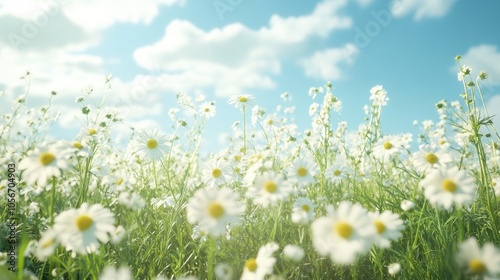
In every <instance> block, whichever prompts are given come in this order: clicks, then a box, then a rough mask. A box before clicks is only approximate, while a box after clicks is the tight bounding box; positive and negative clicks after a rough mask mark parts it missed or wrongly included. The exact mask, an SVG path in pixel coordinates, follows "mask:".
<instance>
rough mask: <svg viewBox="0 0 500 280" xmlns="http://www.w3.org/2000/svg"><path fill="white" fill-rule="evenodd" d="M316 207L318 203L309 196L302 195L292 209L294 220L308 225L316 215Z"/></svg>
mask: <svg viewBox="0 0 500 280" xmlns="http://www.w3.org/2000/svg"><path fill="white" fill-rule="evenodd" d="M314 208H316V204H314V202H313V201H312V200H310V199H309V198H307V197H301V198H299V199H297V200H296V201H295V203H294V204H293V209H292V222H294V223H296V224H300V225H306V224H307V223H309V222H310V221H312V220H313V219H314V217H315V213H314Z"/></svg>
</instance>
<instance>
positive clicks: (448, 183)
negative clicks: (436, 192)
mask: <svg viewBox="0 0 500 280" xmlns="http://www.w3.org/2000/svg"><path fill="white" fill-rule="evenodd" d="M442 188H443V190H445V191H449V192H455V191H456V190H457V184H455V182H453V181H452V180H450V179H446V180H444V181H443V185H442Z"/></svg>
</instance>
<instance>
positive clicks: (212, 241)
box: [207, 236, 216, 280]
mask: <svg viewBox="0 0 500 280" xmlns="http://www.w3.org/2000/svg"><path fill="white" fill-rule="evenodd" d="M208 238H209V240H210V241H209V242H210V244H209V246H210V247H209V248H208V260H207V273H208V280H212V279H213V278H214V264H215V260H214V259H215V249H216V248H215V246H216V245H215V241H216V240H215V237H213V236H209V237H208Z"/></svg>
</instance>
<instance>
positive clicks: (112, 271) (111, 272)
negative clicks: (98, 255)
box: [99, 265, 133, 280]
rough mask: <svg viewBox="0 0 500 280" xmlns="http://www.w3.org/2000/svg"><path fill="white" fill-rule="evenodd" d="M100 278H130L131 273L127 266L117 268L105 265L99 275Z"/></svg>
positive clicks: (127, 279) (116, 279) (122, 279)
mask: <svg viewBox="0 0 500 280" xmlns="http://www.w3.org/2000/svg"><path fill="white" fill-rule="evenodd" d="M99 279H100V280H132V279H133V278H132V273H131V272H130V269H129V268H128V267H125V266H122V267H120V268H118V269H116V268H114V267H113V266H109V265H108V266H106V267H105V268H104V270H103V272H102V273H101V276H100V277H99Z"/></svg>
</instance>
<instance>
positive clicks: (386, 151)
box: [373, 135, 402, 162]
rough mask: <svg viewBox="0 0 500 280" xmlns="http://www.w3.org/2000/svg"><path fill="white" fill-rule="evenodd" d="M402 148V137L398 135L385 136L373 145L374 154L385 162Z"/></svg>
mask: <svg viewBox="0 0 500 280" xmlns="http://www.w3.org/2000/svg"><path fill="white" fill-rule="evenodd" d="M401 150H402V145H401V141H400V139H398V137H396V136H389V135H388V136H384V137H382V138H380V139H379V140H378V141H377V142H376V143H375V146H374V147H373V156H374V157H375V158H377V159H379V160H382V161H384V162H386V161H389V160H390V159H391V158H393V157H394V156H396V155H397V154H398V153H399V152H400V151H401Z"/></svg>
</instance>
